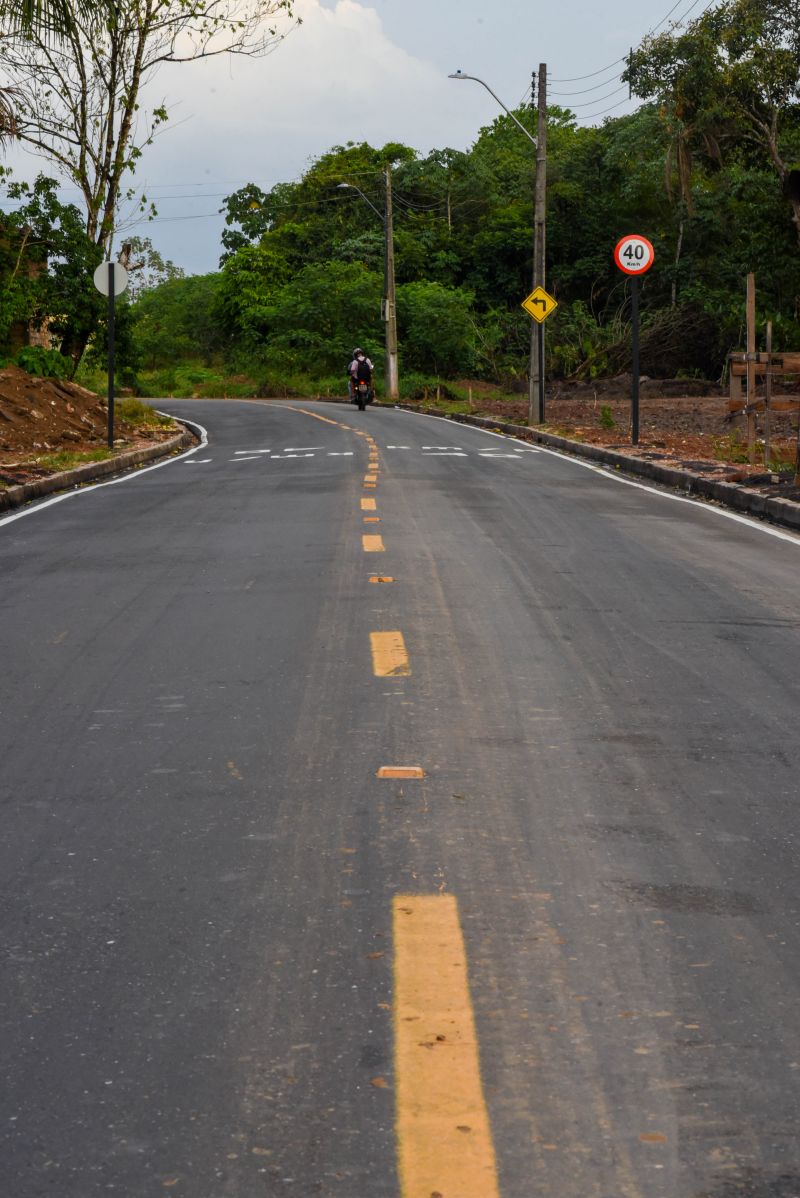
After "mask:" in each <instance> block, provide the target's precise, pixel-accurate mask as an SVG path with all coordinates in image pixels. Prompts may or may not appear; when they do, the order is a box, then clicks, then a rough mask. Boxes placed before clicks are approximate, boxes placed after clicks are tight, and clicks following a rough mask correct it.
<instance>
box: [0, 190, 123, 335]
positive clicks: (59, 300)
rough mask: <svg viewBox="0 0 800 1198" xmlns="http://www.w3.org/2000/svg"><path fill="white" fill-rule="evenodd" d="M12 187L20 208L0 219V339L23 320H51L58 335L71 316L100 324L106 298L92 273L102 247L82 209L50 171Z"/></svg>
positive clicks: (91, 324) (13, 198)
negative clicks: (61, 192) (61, 194)
mask: <svg viewBox="0 0 800 1198" xmlns="http://www.w3.org/2000/svg"><path fill="white" fill-rule="evenodd" d="M0 174H2V172H0ZM5 178H6V179H8V178H9V175H8V174H7V173H6V174H5ZM7 191H8V197H9V199H10V200H11V201H12V202H13V203H14V204H15V207H14V208H12V209H11V210H9V211H7V212H5V213H3V215H2V218H0V278H2V281H3V286H2V287H0V297H1V298H0V344H2V343H3V342H4V341H7V338H8V333H9V328H10V325H11V324H12V323H13V322H14V321H18V320H24V321H26V322H27V321H32V322H34V323H40V324H47V326H48V328H49V330H50V332H51V333H53V334H56V335H58V334H62V335H63V333H64V331H65V329H66V327H67V325H68V322H69V321H71V320H78V321H80V322H81V323H82V324H84V325H85V326H86V327H88V328H95V327H96V325H97V323H98V321H99V319H100V316H101V312H102V298H101V296H100V295H99V294H98V292H97V290H96V289H95V287H94V285H93V282H92V275H93V273H94V270H95V267H96V266H97V264H98V262H99V261H100V251H99V248H98V247H97V246H96V245H95V244H94V242H93V241H92V240H91V238H89V237H87V235H86V231H85V228H84V220H83V214H82V213H81V211H80V210H79V209H78V208H77V207H76V206H75V205H74V204H62V203H61V201H60V200H59V198H58V184H57V182H56V180H55V179H49V178H47V177H46V176H45V175H39V176H38V177H37V179H36V180H35V182H34V183H33V184H28V183H24V182H20V183H15V182H13V181H12V182H8V184H7Z"/></svg>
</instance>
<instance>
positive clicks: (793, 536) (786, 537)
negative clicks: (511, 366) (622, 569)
mask: <svg viewBox="0 0 800 1198" xmlns="http://www.w3.org/2000/svg"><path fill="white" fill-rule="evenodd" d="M395 411H396V412H404V413H405V414H406V415H407V416H415V417H417V418H419V417H420V416H422V417H423V418H424V419H425V420H447V417H446V416H429V415H428V413H427V412H409V411H408V409H407V408H395ZM453 423H456V422H455V421H454V422H453ZM460 427H461V428H471V429H474V431H475V432H476V433H484V434H485V435H486V436H487V437H497V438H498V440H500V441H506V442H508V441H516V440H517V438H516V437H511V436H509V435H508V434H507V433H495V432H492V430H491V429H488V428H481V427H480V425H478V424H462V425H461V426H460ZM536 448H537V449H538V450H539V452H540V453H548V454H550V456H551V457H554V458H558V459H559V460H560V461H562V462H570V463H571V464H572V465H573V466H580V467H581V469H583V470H591V471H592V472H593V473H594V474H599V475H600V477H601V478H605V479H608V481H609V482H615V483H622V484H623V486H626V487H636V489H637V490H639V491H647V492H648V493H649V494H650V495H660V496H661V498H662V499H671V500H672V501H673V502H674V503H688V504H689V505H690V506H691V507H693V508H695V509H696V510H697V511H701V512H709V513H711V514H713V515H715V516H722V517H724V519H725V520H734V521H735V522H736V523H737V524H744V525H746V527H747V528H752V529H754V530H755V531H757V532H763V533H766V535H767V536H769V537H776V538H777V540H779V541H788V542H789V544H790V545H795V546H800V536H798V535H797V533H792V532H783V531H782V530H781V529H779V528H774V527H773V526H772V525H769V524H765V523H764V522H763V521H761V520H757V519H755V518H754V517H752V516H742V515H740V514H739V513H738V512H729V511H727V510H726V509H725V508H722V507H716V506H714V505H713V504H712V503H709V502H708V501H707V500H706V501H704V500H702V499H693V498H692V497H691V496H689V495H672V494H671V493H670V492H669V491H666V490H662V489H661V487H655V486H652V485H651V484H649V483H639V482H634V480H633V479H631V478H621V477H620V476H619V475H618V474H614V473H612V471H611V470H610V469H609V468H608V467H607V466H606V467H603V466H595V465H594V464H593V463H592V462H583V461H581V459H580V458H575V457H572V456H571V455H570V454H568V453H564V452H563V451H562V450H560V449H550V448H549V447H548V446H545V445H537V446H536Z"/></svg>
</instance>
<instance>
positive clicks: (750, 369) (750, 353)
mask: <svg viewBox="0 0 800 1198" xmlns="http://www.w3.org/2000/svg"><path fill="white" fill-rule="evenodd" d="M755 402H756V276H755V275H754V274H753V273H752V272H751V273H750V274H749V275H748V276H747V408H746V411H747V459H748V461H749V462H750V465H751V466H754V465H755V461H756V432H757V428H756V409H755Z"/></svg>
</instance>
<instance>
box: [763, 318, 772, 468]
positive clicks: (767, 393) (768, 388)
mask: <svg viewBox="0 0 800 1198" xmlns="http://www.w3.org/2000/svg"><path fill="white" fill-rule="evenodd" d="M771 400H772V321H771V320H768V321H767V377H766V383H765V389H764V465H765V466H766V467H767V469H769V452H770V446H769V436H770V411H769V405H770V402H771Z"/></svg>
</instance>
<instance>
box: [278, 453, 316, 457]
mask: <svg viewBox="0 0 800 1198" xmlns="http://www.w3.org/2000/svg"><path fill="white" fill-rule="evenodd" d="M283 456H284V457H285V458H313V456H314V454H313V453H285V454H284V455H283Z"/></svg>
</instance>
